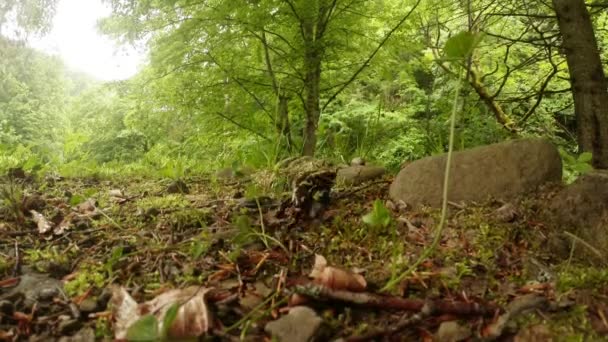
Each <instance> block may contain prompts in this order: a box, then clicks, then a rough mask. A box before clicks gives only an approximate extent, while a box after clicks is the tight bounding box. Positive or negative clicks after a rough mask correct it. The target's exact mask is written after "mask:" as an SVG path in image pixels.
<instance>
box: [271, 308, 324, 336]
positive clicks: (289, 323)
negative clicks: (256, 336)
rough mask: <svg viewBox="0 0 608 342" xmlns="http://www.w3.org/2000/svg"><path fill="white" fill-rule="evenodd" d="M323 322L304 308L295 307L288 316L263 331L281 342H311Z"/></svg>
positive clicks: (311, 310) (314, 313)
mask: <svg viewBox="0 0 608 342" xmlns="http://www.w3.org/2000/svg"><path fill="white" fill-rule="evenodd" d="M321 323H323V320H322V319H321V317H319V316H318V315H317V313H316V312H315V311H314V310H313V309H311V308H308V307H306V306H296V307H293V308H292V309H291V310H289V314H287V315H285V316H283V317H281V318H279V319H278V320H276V321H273V322H270V323H268V324H266V327H264V331H266V332H267V333H268V334H270V335H272V336H273V337H276V338H278V340H279V341H283V342H308V341H311V340H313V338H314V336H315V334H316V333H317V331H318V330H319V328H320V327H321Z"/></svg>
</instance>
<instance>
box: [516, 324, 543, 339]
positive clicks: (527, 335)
mask: <svg viewBox="0 0 608 342" xmlns="http://www.w3.org/2000/svg"><path fill="white" fill-rule="evenodd" d="M513 341H514V342H536V341H553V336H552V335H551V331H550V330H549V328H548V327H547V326H546V325H543V324H537V325H532V326H529V327H526V328H524V329H522V330H520V331H519V332H518V333H517V335H515V338H514V339H513Z"/></svg>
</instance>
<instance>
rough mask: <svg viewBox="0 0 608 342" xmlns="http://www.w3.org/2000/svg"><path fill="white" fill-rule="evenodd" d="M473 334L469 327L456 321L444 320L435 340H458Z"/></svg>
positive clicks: (448, 341)
mask: <svg viewBox="0 0 608 342" xmlns="http://www.w3.org/2000/svg"><path fill="white" fill-rule="evenodd" d="M471 334H472V333H471V329H470V328H469V327H467V326H463V325H460V324H458V322H456V321H450V322H443V323H441V325H440V326H439V329H438V330H437V333H436V334H435V340H436V341H444V342H458V341H464V340H466V339H468V338H469V337H470V336H471Z"/></svg>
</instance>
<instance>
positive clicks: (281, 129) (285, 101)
mask: <svg viewBox="0 0 608 342" xmlns="http://www.w3.org/2000/svg"><path fill="white" fill-rule="evenodd" d="M277 116H278V117H277V118H276V128H277V133H278V134H279V136H280V137H284V138H285V144H286V146H287V151H288V152H291V149H292V148H293V141H292V140H291V125H290V123H289V97H288V96H286V95H279V108H278V113H277Z"/></svg>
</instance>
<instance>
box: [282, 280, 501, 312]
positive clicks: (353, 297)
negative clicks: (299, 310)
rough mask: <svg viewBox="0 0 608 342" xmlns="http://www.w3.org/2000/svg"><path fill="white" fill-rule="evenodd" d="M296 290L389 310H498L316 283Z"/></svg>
mask: <svg viewBox="0 0 608 342" xmlns="http://www.w3.org/2000/svg"><path fill="white" fill-rule="evenodd" d="M294 292H295V293H298V294H301V295H304V296H308V297H312V298H314V299H317V300H338V301H342V302H347V303H352V304H356V305H361V306H365V307H370V308H378V309H389V310H404V311H412V312H420V311H421V310H422V309H423V308H424V307H425V306H430V307H431V308H433V312H434V313H437V314H453V315H479V316H492V315H493V314H494V313H495V312H496V310H498V308H497V307H495V306H493V305H487V306H482V305H480V304H478V303H467V302H453V301H442V300H422V299H408V298H402V297H397V296H390V295H386V296H385V295H378V294H375V293H370V292H351V291H345V290H333V289H330V288H328V287H326V286H321V285H316V284H307V285H298V286H296V287H295V291H294Z"/></svg>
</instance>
